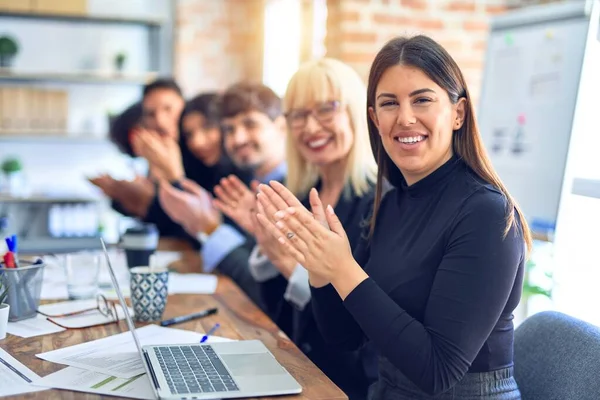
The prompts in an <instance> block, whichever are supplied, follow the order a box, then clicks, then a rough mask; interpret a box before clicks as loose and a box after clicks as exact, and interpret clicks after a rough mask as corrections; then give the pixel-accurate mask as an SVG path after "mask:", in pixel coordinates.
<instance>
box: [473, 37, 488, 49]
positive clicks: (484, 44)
mask: <svg viewBox="0 0 600 400" xmlns="http://www.w3.org/2000/svg"><path fill="white" fill-rule="evenodd" d="M473 50H475V51H485V50H487V42H486V41H485V40H480V41H477V42H475V43H473Z"/></svg>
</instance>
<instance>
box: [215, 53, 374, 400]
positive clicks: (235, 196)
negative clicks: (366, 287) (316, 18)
mask: <svg viewBox="0 0 600 400" xmlns="http://www.w3.org/2000/svg"><path fill="white" fill-rule="evenodd" d="M365 104H366V87H365V85H364V83H363V82H362V80H361V79H360V77H359V76H358V74H357V73H356V72H355V71H354V70H353V69H352V68H350V67H349V66H347V65H346V64H344V63H342V62H340V61H337V60H334V59H330V58H324V59H320V60H317V61H311V62H308V63H305V64H303V65H302V66H301V67H300V69H299V70H298V71H297V72H296V73H295V74H294V76H293V77H292V79H291V80H290V82H289V84H288V87H287V91H286V94H285V97H284V100H283V107H284V112H285V117H286V121H287V127H288V137H287V141H286V146H287V148H286V156H287V168H288V169H287V178H286V180H285V184H286V186H287V187H288V188H289V190H291V191H292V192H293V193H294V194H295V195H296V196H297V197H298V198H300V199H306V200H305V202H307V201H308V200H307V199H308V193H309V191H310V189H311V188H313V187H315V188H317V190H318V191H319V194H320V196H321V198H322V199H323V201H324V202H326V203H327V204H330V205H331V206H332V207H334V208H335V210H336V213H337V215H338V216H339V217H340V219H341V221H342V224H343V225H344V228H345V229H346V231H347V232H348V236H349V238H350V246H354V245H355V244H357V243H358V242H359V241H360V238H361V236H362V235H363V234H364V233H365V230H364V226H365V224H364V222H365V220H366V218H367V216H368V213H369V211H370V209H371V207H372V204H373V198H374V182H375V180H376V177H377V169H376V163H375V160H374V158H373V154H372V151H371V146H370V143H369V134H368V129H367V118H366V114H365V112H364V107H365ZM234 186H235V188H234ZM215 193H217V197H218V200H219V203H220V205H221V209H222V210H223V212H225V213H226V214H227V210H228V209H229V211H230V213H229V214H228V215H230V217H231V218H235V213H234V212H233V210H234V208H235V207H236V206H237V208H238V209H239V208H240V204H241V203H240V202H241V201H242V198H246V199H247V201H248V202H247V203H245V204H248V206H251V202H252V201H253V200H252V199H253V196H252V195H251V192H250V191H249V190H248V189H247V188H245V187H244V186H242V185H241V184H239V185H235V184H234V182H233V181H226V182H224V184H223V185H221V186H220V188H219V190H215ZM219 193H221V194H222V195H221V196H220V195H219ZM242 193H243V195H242ZM228 204H229V205H230V207H229V208H228V207H227V205H228ZM307 205H308V204H307ZM257 206H258V207H259V209H260V205H259V204H257ZM253 214H255V213H253ZM236 222H238V224H239V225H241V226H242V225H248V226H251V227H253V232H252V233H253V234H254V236H255V238H256V242H257V244H256V246H255V248H254V250H253V251H252V254H251V256H250V259H249V267H250V271H251V273H252V275H253V276H254V277H255V279H256V280H257V281H259V282H261V291H262V293H263V299H264V302H265V303H266V304H267V307H268V310H269V313H270V315H271V317H272V318H273V319H274V320H275V322H276V323H277V324H278V325H279V326H280V328H281V329H282V330H284V331H285V332H286V333H287V334H288V335H289V336H290V337H291V338H292V340H293V341H294V342H295V343H296V344H297V345H298V347H300V349H302V351H304V353H305V354H306V355H307V356H308V357H309V358H310V359H311V360H312V361H313V362H314V363H315V364H317V366H319V368H321V369H322V370H323V371H324V372H325V373H326V374H327V375H328V376H329V378H330V379H332V380H333V381H334V382H335V383H336V384H337V385H338V386H340V388H341V389H342V390H344V391H345V392H346V394H348V395H349V397H350V398H351V399H361V398H366V394H367V389H368V386H369V384H370V383H371V382H372V381H373V380H374V379H375V377H376V375H377V370H376V365H375V362H374V360H375V354H374V352H373V351H372V349H371V348H370V347H369V346H365V347H364V348H361V349H359V350H357V351H352V352H346V351H339V350H332V349H331V347H330V346H327V345H326V344H325V341H324V340H323V338H322V336H321V334H320V332H319V330H318V328H317V325H316V322H315V320H314V317H313V315H312V308H311V306H310V304H309V303H310V296H311V294H310V286H309V283H308V274H307V272H306V270H305V269H304V268H303V267H302V266H301V265H299V264H298V263H297V261H296V259H295V258H294V257H292V256H291V254H289V253H287V252H286V251H285V249H283V248H282V247H281V246H280V245H279V244H278V243H277V241H276V240H274V239H272V237H271V236H270V235H268V233H267V232H266V231H264V230H263V229H262V226H261V225H260V224H258V223H257V222H256V220H254V223H250V224H244V223H243V222H242V221H236Z"/></svg>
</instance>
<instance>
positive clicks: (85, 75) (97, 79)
mask: <svg viewBox="0 0 600 400" xmlns="http://www.w3.org/2000/svg"><path fill="white" fill-rule="evenodd" d="M157 76H158V74H157V73H155V72H148V73H145V74H137V75H136V74H121V73H118V72H114V71H105V72H103V71H79V72H43V71H39V72H38V71H19V70H15V69H12V68H0V81H15V82H17V81H21V82H26V81H45V82H48V81H50V82H77V83H112V84H135V85H143V84H146V83H148V82H150V81H152V80H154V79H156V77H157Z"/></svg>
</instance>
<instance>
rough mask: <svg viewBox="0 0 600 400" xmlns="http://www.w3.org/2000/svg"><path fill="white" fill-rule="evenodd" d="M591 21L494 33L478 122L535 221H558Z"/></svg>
mask: <svg viewBox="0 0 600 400" xmlns="http://www.w3.org/2000/svg"><path fill="white" fill-rule="evenodd" d="M588 24H589V21H588V20H587V19H584V18H578V19H570V20H563V21H553V22H548V23H543V22H542V23H539V22H538V23H536V24H533V25H521V26H515V27H510V26H508V27H507V26H505V27H501V28H497V29H492V31H491V32H490V38H489V41H488V50H487V58H486V66H485V71H484V78H483V87H482V95H481V101H480V104H479V115H478V119H479V127H480V130H481V135H482V138H483V142H484V145H485V147H486V149H487V151H488V154H489V156H490V158H491V160H492V164H493V166H494V168H495V169H496V171H497V172H498V174H499V176H500V178H501V179H502V181H503V182H504V184H505V185H506V186H507V188H508V190H509V192H510V193H511V195H512V196H513V197H514V198H515V199H516V201H517V202H518V203H519V205H520V206H521V208H522V210H523V212H524V214H525V217H526V218H527V220H528V221H529V222H530V223H533V225H537V224H543V225H546V226H548V225H549V226H554V225H555V223H556V218H557V214H558V206H559V201H560V195H561V189H562V185H563V177H564V170H565V163H566V159H567V152H568V147H569V139H570V136H571V129H572V121H573V114H574V110H575V102H576V96H577V91H578V87H579V84H580V71H581V68H582V62H583V55H584V52H585V39H586V35H587V29H588Z"/></svg>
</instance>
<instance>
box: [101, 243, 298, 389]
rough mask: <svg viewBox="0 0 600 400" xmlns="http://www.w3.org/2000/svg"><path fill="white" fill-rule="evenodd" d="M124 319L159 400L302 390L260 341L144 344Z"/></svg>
mask: <svg viewBox="0 0 600 400" xmlns="http://www.w3.org/2000/svg"><path fill="white" fill-rule="evenodd" d="M100 241H101V243H102V249H103V251H104V255H105V256H106V263H107V264H108V270H109V272H110V278H111V280H112V282H113V285H114V287H115V291H116V292H117V297H118V298H119V303H121V307H123V309H124V310H128V308H127V304H126V303H125V299H124V297H123V293H122V292H121V289H120V288H119V283H118V282H117V278H116V276H115V271H114V270H113V267H112V264H111V262H110V257H109V256H108V252H107V250H106V245H105V244H104V240H102V239H100ZM125 320H126V321H127V326H128V328H129V330H130V331H131V334H132V335H133V340H134V342H135V345H136V346H137V349H138V352H139V353H140V357H141V359H142V363H143V364H144V368H145V369H146V373H147V374H148V377H149V379H150V382H151V384H152V386H153V387H154V392H155V394H156V396H157V397H158V398H159V399H229V398H237V397H258V396H276V395H284V394H298V393H300V392H302V387H301V386H300V385H299V384H298V382H296V380H295V379H294V378H293V377H292V376H291V375H290V373H289V372H287V371H286V370H285V368H283V367H282V366H281V364H279V363H278V362H277V360H276V359H275V357H273V355H272V354H271V352H270V351H269V350H268V349H267V348H266V347H265V345H264V344H263V343H262V342H261V341H259V340H240V341H232V342H223V343H212V344H200V343H192V344H185V345H163V346H160V345H154V346H141V345H140V341H139V339H138V336H137V334H136V332H135V325H134V324H133V320H132V319H131V316H130V315H129V313H128V312H126V313H125Z"/></svg>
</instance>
